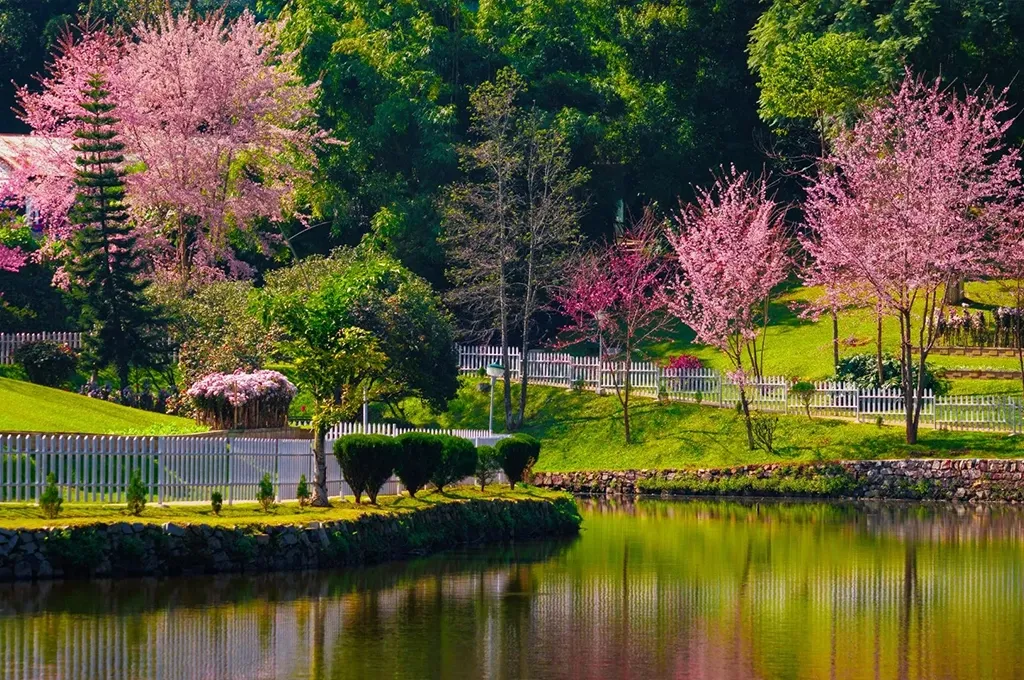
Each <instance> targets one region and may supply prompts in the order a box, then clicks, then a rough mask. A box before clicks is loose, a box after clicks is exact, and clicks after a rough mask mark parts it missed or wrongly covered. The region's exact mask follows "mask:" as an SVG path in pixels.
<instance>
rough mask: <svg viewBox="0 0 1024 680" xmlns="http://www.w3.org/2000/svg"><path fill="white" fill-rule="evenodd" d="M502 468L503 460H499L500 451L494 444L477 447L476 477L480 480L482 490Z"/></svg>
mask: <svg viewBox="0 0 1024 680" xmlns="http://www.w3.org/2000/svg"><path fill="white" fill-rule="evenodd" d="M500 469H501V461H499V460H498V452H497V451H496V450H495V448H494V447H493V446H478V447H477V449H476V479H477V481H478V482H480V490H481V491H483V490H484V489H486V488H487V485H488V484H490V483H491V482H493V481H494V478H495V476H497V472H498V470H500Z"/></svg>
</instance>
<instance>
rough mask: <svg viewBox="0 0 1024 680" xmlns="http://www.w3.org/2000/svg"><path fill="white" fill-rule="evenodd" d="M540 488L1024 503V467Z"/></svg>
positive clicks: (743, 471) (696, 475)
mask: <svg viewBox="0 0 1024 680" xmlns="http://www.w3.org/2000/svg"><path fill="white" fill-rule="evenodd" d="M533 483H534V484H535V485H536V486H539V487H543V488H547V489H554V490H563V491H570V492H573V493H588V494H603V495H662V496H665V495H668V496H671V495H688V496H780V497H805V498H879V499H907V500H949V501H961V502H982V501H999V502H1009V503H1018V502H1024V459H985V458H944V459H933V458H910V459H907V458H904V459H894V460H853V461H845V460H844V461H836V462H830V463H808V464H786V463H768V464H762V465H745V466H737V467H729V468H716V469H703V470H692V469H689V470H683V469H673V470H604V471H578V472H542V473H536V474H535V475H534V477H533Z"/></svg>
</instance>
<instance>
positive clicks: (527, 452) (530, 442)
mask: <svg viewBox="0 0 1024 680" xmlns="http://www.w3.org/2000/svg"><path fill="white" fill-rule="evenodd" d="M494 450H495V451H496V452H497V456H498V462H499V463H500V464H501V469H502V470H504V471H505V475H506V476H507V477H508V485H509V488H510V489H514V488H516V482H522V481H528V480H525V479H523V478H524V477H525V475H526V472H527V471H528V470H529V469H530V468H532V467H533V466H534V464H535V463H536V462H537V459H538V458H540V441H538V440H537V439H536V438H535V437H531V436H530V435H528V434H522V433H517V434H514V435H512V436H511V437H507V438H505V439H501V440H499V441H498V443H497V444H495V446H494Z"/></svg>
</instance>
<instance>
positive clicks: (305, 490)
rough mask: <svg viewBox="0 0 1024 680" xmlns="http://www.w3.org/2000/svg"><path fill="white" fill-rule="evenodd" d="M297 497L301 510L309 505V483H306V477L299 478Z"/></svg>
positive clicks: (296, 490)
mask: <svg viewBox="0 0 1024 680" xmlns="http://www.w3.org/2000/svg"><path fill="white" fill-rule="evenodd" d="M295 497H296V498H297V499H299V507H300V508H304V507H306V506H307V505H309V483H308V482H307V481H306V475H301V476H300V477H299V486H298V487H296V489H295Z"/></svg>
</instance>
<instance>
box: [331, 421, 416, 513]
mask: <svg viewBox="0 0 1024 680" xmlns="http://www.w3.org/2000/svg"><path fill="white" fill-rule="evenodd" d="M401 451H402V448H401V444H399V443H398V441H396V440H395V438H394V437H385V436H383V435H379V434H350V435H346V436H344V437H341V438H339V439H336V440H335V442H334V455H335V457H336V458H337V459H338V465H340V466H341V474H342V475H343V476H344V477H345V481H346V482H348V485H349V486H350V487H351V488H352V493H353V494H355V497H356V503H359V502H360V498H361V497H362V494H363V493H365V494H366V495H367V496H369V497H370V502H371V503H373V504H374V505H376V503H377V493H378V492H379V491H380V488H381V487H382V486H384V482H386V481H388V478H389V477H391V473H392V472H393V471H394V469H395V461H396V460H398V457H399V455H400V454H401Z"/></svg>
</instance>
